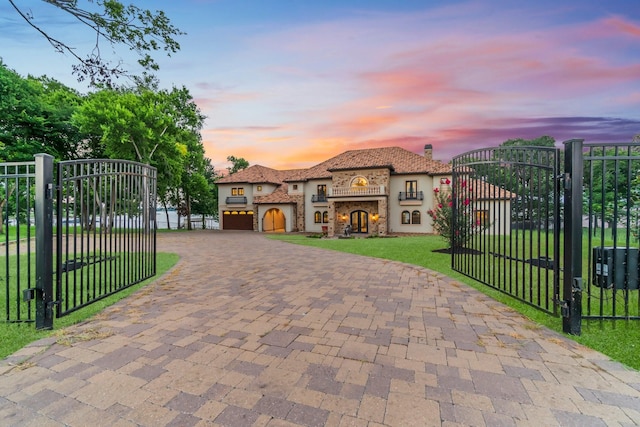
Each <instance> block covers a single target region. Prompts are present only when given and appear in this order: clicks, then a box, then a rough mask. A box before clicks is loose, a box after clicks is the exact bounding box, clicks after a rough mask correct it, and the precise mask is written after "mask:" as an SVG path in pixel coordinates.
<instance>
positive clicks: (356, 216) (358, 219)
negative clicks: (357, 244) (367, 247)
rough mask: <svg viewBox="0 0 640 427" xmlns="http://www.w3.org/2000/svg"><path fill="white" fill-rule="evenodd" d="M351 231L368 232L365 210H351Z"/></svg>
mask: <svg viewBox="0 0 640 427" xmlns="http://www.w3.org/2000/svg"><path fill="white" fill-rule="evenodd" d="M351 231H352V232H353V233H368V232H369V218H368V215H367V213H366V212H365V211H353V212H351Z"/></svg>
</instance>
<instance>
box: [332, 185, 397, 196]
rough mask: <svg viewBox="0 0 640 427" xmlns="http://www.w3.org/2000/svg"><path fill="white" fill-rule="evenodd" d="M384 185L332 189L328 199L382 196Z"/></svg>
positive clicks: (384, 193) (384, 192)
mask: <svg viewBox="0 0 640 427" xmlns="http://www.w3.org/2000/svg"><path fill="white" fill-rule="evenodd" d="M384 195H386V191H385V186H384V185H363V186H352V187H333V188H331V189H330V190H329V197H360V196H384Z"/></svg>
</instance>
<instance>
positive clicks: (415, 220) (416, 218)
mask: <svg viewBox="0 0 640 427" xmlns="http://www.w3.org/2000/svg"><path fill="white" fill-rule="evenodd" d="M411 224H420V211H413V212H411Z"/></svg>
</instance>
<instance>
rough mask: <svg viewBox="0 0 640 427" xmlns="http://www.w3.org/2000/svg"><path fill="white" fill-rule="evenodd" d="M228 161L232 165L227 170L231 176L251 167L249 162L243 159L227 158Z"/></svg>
mask: <svg viewBox="0 0 640 427" xmlns="http://www.w3.org/2000/svg"><path fill="white" fill-rule="evenodd" d="M227 161H229V162H231V163H232V165H231V166H230V167H227V170H228V171H229V175H231V174H232V173H236V172H238V171H241V170H242V169H246V168H248V167H249V162H248V161H246V160H245V159H243V158H242V157H235V156H227Z"/></svg>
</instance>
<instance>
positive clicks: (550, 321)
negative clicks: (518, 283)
mask: <svg viewBox="0 0 640 427" xmlns="http://www.w3.org/2000/svg"><path fill="white" fill-rule="evenodd" d="M268 236H269V238H272V239H277V240H282V241H286V242H290V243H294V244H300V245H306V246H314V247H318V248H324V249H331V250H337V251H342V252H349V253H354V254H359V255H367V256H373V257H377V258H384V259H390V260H396V261H401V262H406V263H409V264H414V265H419V266H422V267H426V268H429V269H431V270H434V271H438V272H440V273H443V274H445V275H447V276H449V277H451V278H453V279H456V280H458V281H460V282H463V283H465V284H467V285H469V286H471V287H473V288H475V289H478V290H479V291H481V292H483V293H485V294H486V295H489V296H491V297H492V298H494V299H496V300H498V301H500V302H502V303H504V304H506V305H508V306H509V307H512V308H513V309H515V310H517V311H518V312H520V313H522V314H523V315H525V316H527V317H528V318H529V319H531V320H533V321H534V322H536V323H539V324H542V325H544V326H546V327H548V328H550V329H553V330H555V331H558V332H560V333H561V332H562V319H561V318H560V317H554V316H551V315H547V314H545V313H543V312H541V311H539V310H537V309H535V308H533V307H531V306H529V305H527V304H524V303H521V302H519V301H517V300H516V299H514V298H511V297H509V296H507V295H505V294H504V293H502V292H499V291H496V290H494V289H492V288H490V287H489V286H486V285H483V284H481V283H479V282H476V281H474V280H472V279H470V278H468V277H466V276H463V275H461V274H459V273H457V272H455V271H453V270H452V269H451V256H450V255H448V254H442V253H437V252H433V251H434V250H436V249H442V248H444V247H445V244H444V242H443V240H442V238H440V237H438V236H417V237H395V238H370V239H317V238H309V237H307V236H304V235H300V234H269V235H268ZM569 337H570V338H572V339H574V340H575V341H577V342H580V343H582V344H584V345H586V346H588V347H591V348H593V349H594V350H597V351H600V352H602V353H604V354H606V355H608V356H609V357H611V358H612V359H614V360H617V361H619V362H621V363H624V364H625V365H627V366H630V367H632V368H634V369H640V357H638V356H637V349H636V346H638V347H640V321H623V320H618V321H615V322H614V321H585V320H583V322H582V335H581V336H579V337H576V336H569Z"/></svg>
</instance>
